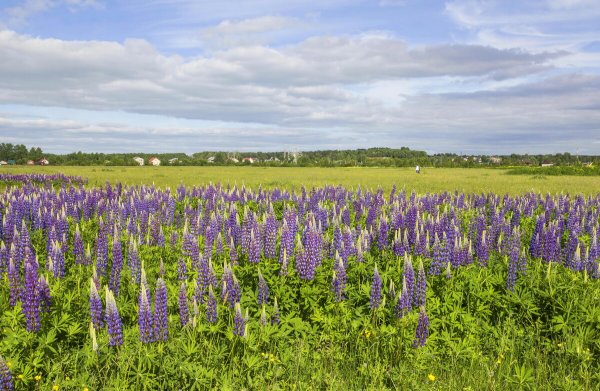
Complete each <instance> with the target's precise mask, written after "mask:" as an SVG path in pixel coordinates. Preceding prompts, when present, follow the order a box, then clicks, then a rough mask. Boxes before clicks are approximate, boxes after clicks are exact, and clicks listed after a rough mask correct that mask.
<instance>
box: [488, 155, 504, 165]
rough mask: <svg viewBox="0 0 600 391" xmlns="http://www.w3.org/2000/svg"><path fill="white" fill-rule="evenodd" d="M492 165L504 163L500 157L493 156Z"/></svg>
mask: <svg viewBox="0 0 600 391" xmlns="http://www.w3.org/2000/svg"><path fill="white" fill-rule="evenodd" d="M490 163H494V164H500V163H502V158H501V157H499V156H491V157H490Z"/></svg>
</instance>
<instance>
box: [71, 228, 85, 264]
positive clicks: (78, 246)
mask: <svg viewBox="0 0 600 391" xmlns="http://www.w3.org/2000/svg"><path fill="white" fill-rule="evenodd" d="M73 255H74V256H75V264H76V265H85V248H84V246H83V239H82V238H81V232H80V231H79V224H77V225H76V226H75V234H74V236H73Z"/></svg>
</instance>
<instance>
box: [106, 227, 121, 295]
mask: <svg viewBox="0 0 600 391" xmlns="http://www.w3.org/2000/svg"><path fill="white" fill-rule="evenodd" d="M115 231H116V230H115ZM112 257H113V261H112V267H111V270H110V280H109V283H108V286H109V288H110V290H111V291H112V292H113V293H114V295H115V296H119V289H120V287H121V270H122V269H123V252H122V250H121V241H120V240H119V237H118V234H117V233H116V232H115V236H114V239H113V247H112Z"/></svg>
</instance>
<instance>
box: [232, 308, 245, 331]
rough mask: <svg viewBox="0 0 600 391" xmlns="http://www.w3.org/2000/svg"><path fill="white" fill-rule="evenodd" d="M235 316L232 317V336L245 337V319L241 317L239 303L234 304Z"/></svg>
mask: <svg viewBox="0 0 600 391" xmlns="http://www.w3.org/2000/svg"><path fill="white" fill-rule="evenodd" d="M234 308H235V315H234V317H233V335H237V336H240V337H244V336H245V335H246V319H245V318H244V316H243V315H242V307H241V306H240V303H235V307H234Z"/></svg>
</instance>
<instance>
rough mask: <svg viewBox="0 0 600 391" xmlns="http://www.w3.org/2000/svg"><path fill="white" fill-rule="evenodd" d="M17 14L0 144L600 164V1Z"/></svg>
mask: <svg viewBox="0 0 600 391" xmlns="http://www.w3.org/2000/svg"><path fill="white" fill-rule="evenodd" d="M317 3H318V5H316V4H317ZM0 7H1V8H0V142H10V143H23V144H26V145H27V146H40V147H42V149H44V150H45V151H48V152H73V151H78V150H81V151H88V152H122V151H123V152H125V151H126V152H186V153H192V152H196V151H204V150H236V151H258V150H262V151H273V150H279V151H280V150H315V149H345V148H352V149H353V148H364V147H371V146H390V147H401V146H408V147H410V148H414V149H422V150H426V151H428V152H433V153H435V152H456V153H486V154H495V153H511V152H529V153H544V152H564V151H569V152H572V153H580V154H600V1H598V0H522V1H504V0H449V1H432V0H321V1H319V2H310V1H304V0H302V1H301V0H286V1H281V0H244V1H231V0H127V1H117V0H20V1H17V0H3V1H2V2H0Z"/></svg>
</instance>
